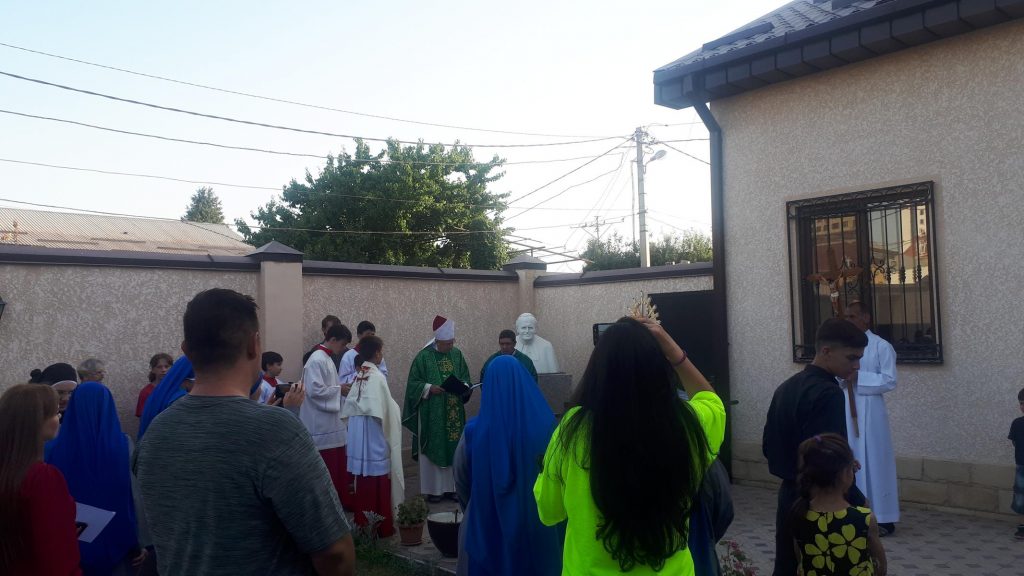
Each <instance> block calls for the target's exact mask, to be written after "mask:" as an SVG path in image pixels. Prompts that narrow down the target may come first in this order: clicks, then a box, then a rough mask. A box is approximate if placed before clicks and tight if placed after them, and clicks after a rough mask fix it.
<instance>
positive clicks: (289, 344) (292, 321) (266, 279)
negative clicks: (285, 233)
mask: <svg viewBox="0 0 1024 576" xmlns="http://www.w3.org/2000/svg"><path fill="white" fill-rule="evenodd" d="M249 256H250V257H251V258H254V259H256V260H258V261H259V263H260V276H259V281H258V282H257V295H256V303H257V304H258V305H259V307H260V309H259V318H260V337H261V340H262V342H263V351H264V352H266V351H268V350H273V351H274V352H277V353H279V354H280V355H281V356H283V357H284V370H283V371H282V372H281V377H282V378H284V379H285V380H288V381H295V380H298V379H299V378H300V377H301V376H302V354H303V352H304V350H303V348H302V318H303V302H302V252H299V251H298V250H295V249H293V248H290V247H288V246H285V245H284V244H281V243H280V242H276V241H274V242H270V243H269V244H265V245H263V246H261V247H260V248H259V249H257V250H256V251H255V252H253V253H252V254H249Z"/></svg>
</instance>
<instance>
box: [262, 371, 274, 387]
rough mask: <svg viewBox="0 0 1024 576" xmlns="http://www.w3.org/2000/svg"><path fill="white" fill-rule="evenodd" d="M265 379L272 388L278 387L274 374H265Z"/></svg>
mask: <svg viewBox="0 0 1024 576" xmlns="http://www.w3.org/2000/svg"><path fill="white" fill-rule="evenodd" d="M263 381H264V382H266V383H267V384H270V387H271V388H277V378H274V377H273V376H267V375H266V374H264V375H263Z"/></svg>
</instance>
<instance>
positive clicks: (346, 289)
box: [286, 276, 518, 414]
mask: <svg viewBox="0 0 1024 576" xmlns="http://www.w3.org/2000/svg"><path fill="white" fill-rule="evenodd" d="M517 294H518V288H517V284H516V283H514V282H472V281H438V280H416V279H402V278H365V277H352V276H305V277H303V301H304V302H305V315H304V318H305V320H304V327H305V328H304V337H305V342H304V346H305V349H307V350H308V349H309V347H311V346H312V345H313V344H315V343H317V342H319V341H320V340H321V338H322V334H321V333H320V320H321V318H323V317H324V316H326V315H327V314H334V315H335V316H337V317H339V318H341V321H342V323H344V324H345V325H346V326H348V328H349V329H350V330H352V332H353V334H352V335H353V337H354V336H355V329H356V325H357V324H358V323H359V321H360V320H369V321H371V322H373V324H374V325H375V326H376V327H377V335H378V336H380V337H381V338H382V339H383V340H384V359H385V361H386V362H387V365H388V373H389V377H388V385H389V386H390V387H391V392H392V395H393V396H394V398H395V399H396V400H397V401H398V404H399V405H401V404H402V399H403V398H404V394H405V380H406V378H407V377H408V375H409V366H410V365H411V363H412V359H413V358H414V357H415V356H416V353H417V352H419V351H420V349H421V348H423V346H424V345H425V344H426V343H427V341H428V340H430V339H431V338H432V337H433V332H432V331H431V322H433V320H434V316H435V315H438V314H440V315H441V316H444V317H446V318H450V319H452V320H454V321H455V345H456V346H457V347H458V348H459V349H460V350H462V353H463V355H464V356H465V357H466V362H467V363H468V364H469V370H470V373H471V374H472V376H473V380H474V381H476V379H477V378H479V375H480V368H481V364H482V363H483V361H484V360H486V359H487V358H488V357H489V356H490V355H491V354H493V353H494V352H495V351H496V350H497V349H498V332H500V331H501V330H502V328H505V327H511V326H512V325H513V324H514V322H515V318H516V315H517V314H518V313H517V312H516V310H515V308H516V301H517V300H516V298H517ZM286 361H287V359H286ZM478 400H479V395H478V394H474V399H473V401H472V402H471V403H470V405H469V406H467V408H468V409H469V410H470V413H471V414H475V412H476V408H477V405H478Z"/></svg>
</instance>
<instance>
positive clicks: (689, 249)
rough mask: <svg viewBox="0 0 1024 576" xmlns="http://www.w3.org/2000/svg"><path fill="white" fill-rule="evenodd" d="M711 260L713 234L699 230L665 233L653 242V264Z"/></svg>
mask: <svg viewBox="0 0 1024 576" xmlns="http://www.w3.org/2000/svg"><path fill="white" fill-rule="evenodd" d="M684 261H686V262H710V261H711V236H708V235H707V234H704V233H703V232H699V231H697V230H686V231H684V232H682V233H681V234H665V235H664V236H662V237H661V240H656V241H654V242H652V243H651V265H653V266H661V265H663V264H668V263H670V262H677V263H678V262H684Z"/></svg>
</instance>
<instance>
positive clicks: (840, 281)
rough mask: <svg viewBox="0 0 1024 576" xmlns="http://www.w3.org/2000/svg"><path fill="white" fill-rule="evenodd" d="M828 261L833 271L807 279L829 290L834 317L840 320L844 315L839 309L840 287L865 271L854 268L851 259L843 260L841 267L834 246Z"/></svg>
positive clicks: (829, 250)
mask: <svg viewBox="0 0 1024 576" xmlns="http://www.w3.org/2000/svg"><path fill="white" fill-rule="evenodd" d="M828 261H829V266H831V269H829V270H825V271H820V272H815V273H814V274H811V275H809V276H807V279H808V280H810V281H811V282H821V283H822V284H824V285H825V287H826V288H828V294H829V298H830V299H831V300H832V316H833V317H835V318H840V317H842V315H843V314H842V310H841V309H840V308H839V287H840V286H841V285H844V284H846V283H847V282H848V281H850V280H853V279H855V278H857V277H858V276H860V273H861V272H863V269H862V268H860V267H859V266H854V265H853V263H852V262H851V261H850V259H849V258H843V264H842V265H840V264H839V260H837V259H836V249H835V247H833V246H829V247H828Z"/></svg>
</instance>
